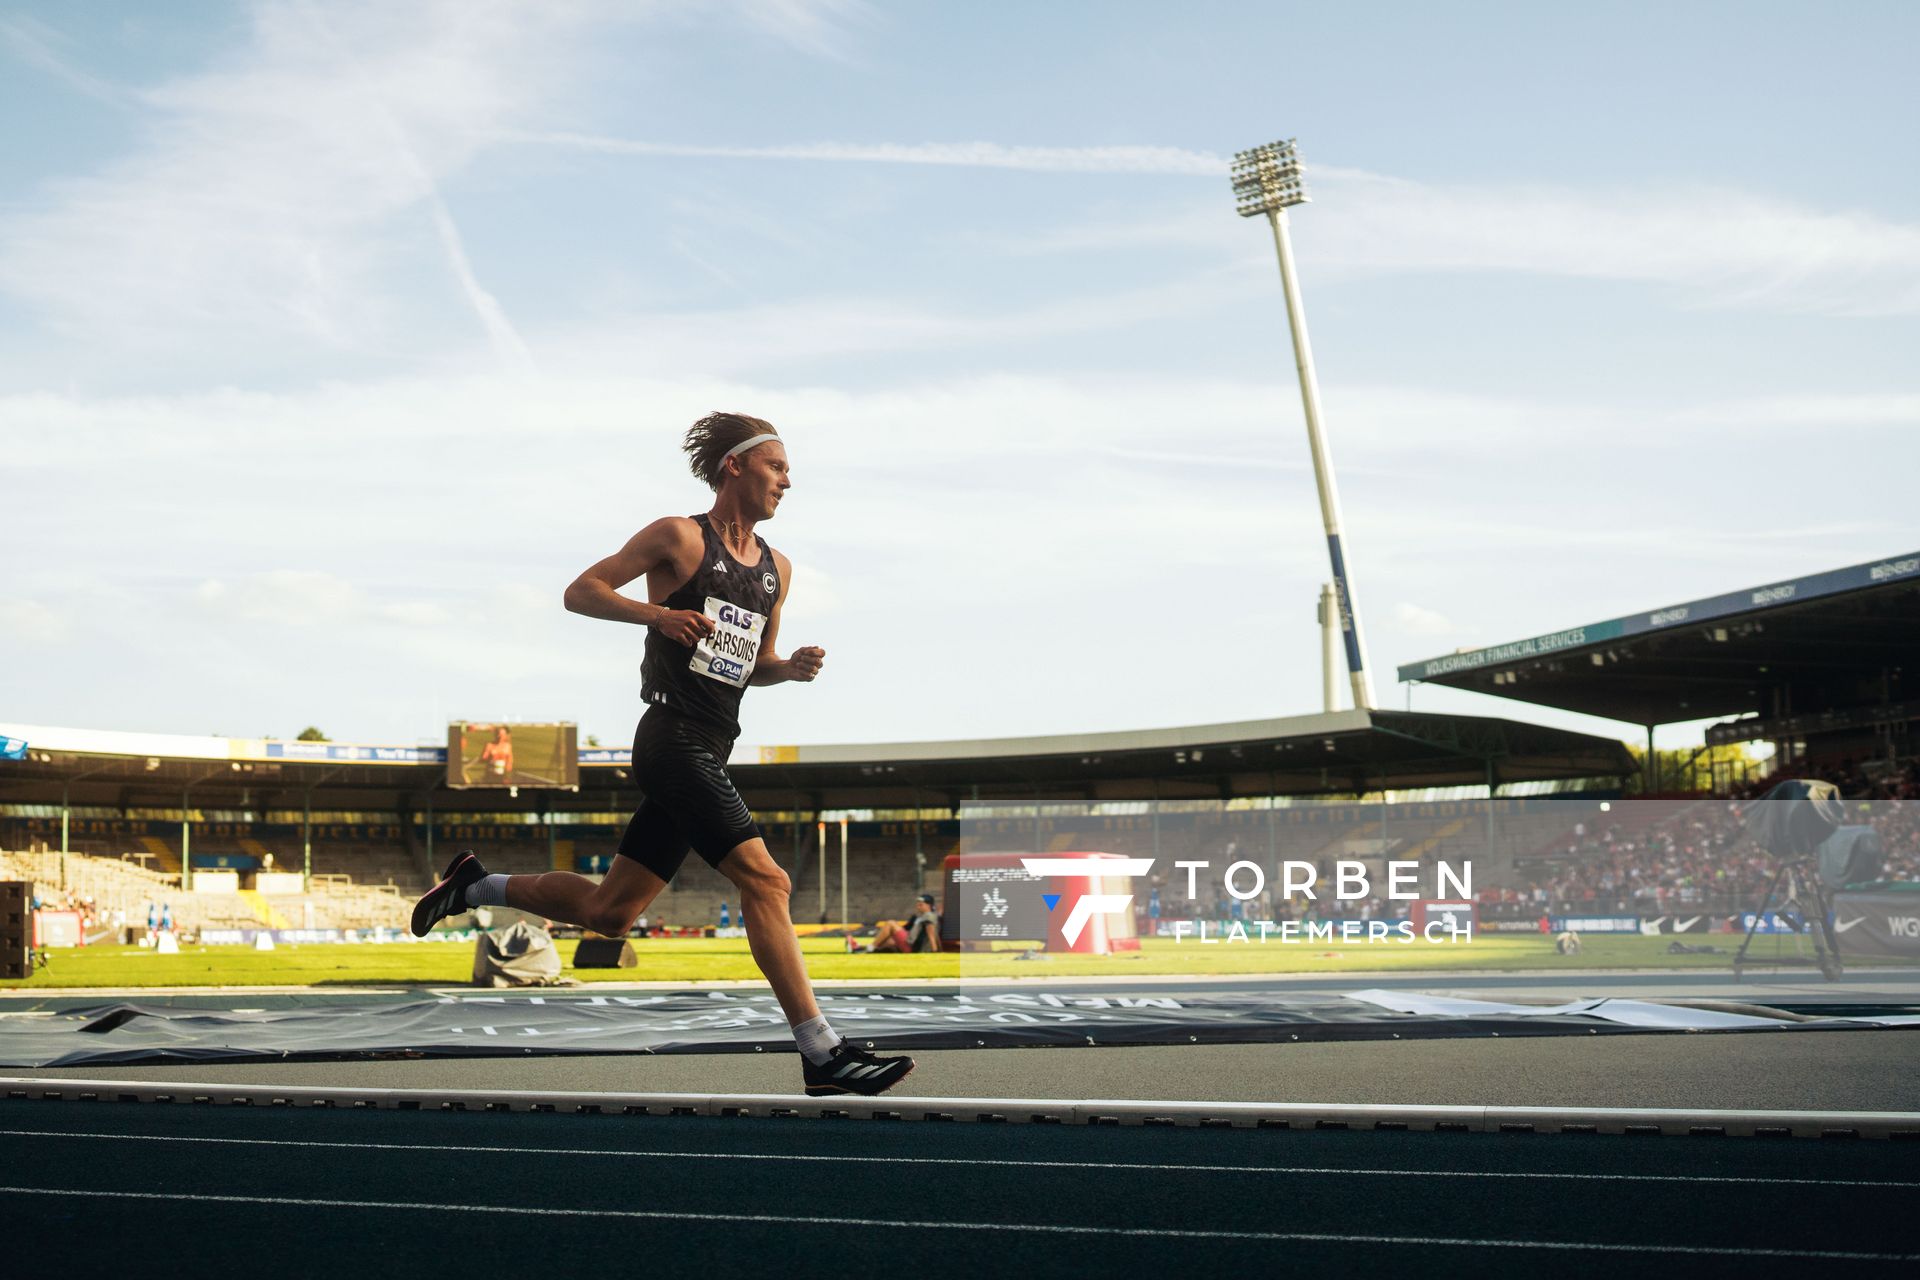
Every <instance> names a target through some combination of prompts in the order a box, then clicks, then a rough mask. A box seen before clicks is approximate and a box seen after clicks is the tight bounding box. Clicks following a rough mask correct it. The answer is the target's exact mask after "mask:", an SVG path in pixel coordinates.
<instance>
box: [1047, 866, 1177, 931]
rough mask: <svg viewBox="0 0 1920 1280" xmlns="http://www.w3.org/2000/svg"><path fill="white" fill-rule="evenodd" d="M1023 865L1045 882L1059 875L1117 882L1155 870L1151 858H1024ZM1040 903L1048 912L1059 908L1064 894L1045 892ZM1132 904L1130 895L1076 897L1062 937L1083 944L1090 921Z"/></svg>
mask: <svg viewBox="0 0 1920 1280" xmlns="http://www.w3.org/2000/svg"><path fill="white" fill-rule="evenodd" d="M1020 865H1021V866H1023V867H1025V868H1026V869H1027V874H1028V875H1032V876H1040V877H1042V878H1043V879H1044V878H1046V877H1049V876H1057V877H1060V878H1062V879H1079V880H1085V879H1088V878H1098V879H1100V880H1117V879H1120V878H1121V877H1123V876H1124V877H1128V878H1131V877H1133V876H1143V875H1146V874H1147V872H1149V871H1151V870H1153V859H1152V858H1021V859H1020ZM1040 897H1041V900H1042V901H1044V902H1045V903H1046V904H1047V910H1048V911H1056V910H1058V909H1059V907H1060V902H1061V897H1062V895H1060V894H1057V893H1043V894H1041V895H1040ZM1132 902H1133V895H1132V894H1131V893H1083V894H1081V895H1080V896H1079V897H1077V898H1075V899H1074V901H1073V905H1072V906H1071V907H1069V908H1068V909H1067V919H1066V923H1065V924H1062V925H1061V926H1060V934H1061V936H1062V937H1064V938H1065V939H1066V940H1067V945H1068V946H1072V945H1073V944H1074V943H1076V942H1078V941H1080V934H1081V932H1082V931H1083V930H1084V929H1085V928H1086V927H1087V921H1089V920H1091V919H1092V918H1093V917H1094V916H1095V915H1105V914H1107V913H1108V912H1112V911H1125V910H1126V909H1127V907H1128V906H1129V905H1131V904H1132Z"/></svg>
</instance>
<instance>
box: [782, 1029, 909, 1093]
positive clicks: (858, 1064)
mask: <svg viewBox="0 0 1920 1280" xmlns="http://www.w3.org/2000/svg"><path fill="white" fill-rule="evenodd" d="M801 1061H802V1062H804V1063H805V1064H806V1077H807V1096H808V1097H809V1098H829V1097H832V1096H833V1095H834V1094H836V1093H859V1094H865V1095H866V1096H868V1097H871V1096H873V1095H874V1094H876V1093H885V1092H886V1091H887V1090H889V1089H891V1088H893V1086H895V1085H897V1084H899V1083H900V1082H901V1081H902V1080H905V1079H906V1078H907V1073H908V1072H909V1071H912V1070H913V1059H912V1058H882V1057H878V1056H876V1055H874V1054H871V1053H868V1052H867V1051H866V1050H865V1049H856V1048H854V1046H853V1041H851V1040H842V1041H841V1042H840V1044H839V1047H838V1048H836V1049H834V1051H833V1056H832V1057H831V1058H828V1059H827V1060H826V1061H825V1062H822V1063H819V1064H817V1065H816V1064H815V1063H814V1061H813V1060H812V1059H811V1058H802V1059H801Z"/></svg>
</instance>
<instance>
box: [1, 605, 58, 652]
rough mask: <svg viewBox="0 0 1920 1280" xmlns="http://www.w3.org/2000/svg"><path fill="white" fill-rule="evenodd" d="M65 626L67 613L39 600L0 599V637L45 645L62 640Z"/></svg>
mask: <svg viewBox="0 0 1920 1280" xmlns="http://www.w3.org/2000/svg"><path fill="white" fill-rule="evenodd" d="M67 629H68V628H67V618H66V615H65V614H64V613H62V612H61V611H59V610H56V609H54V608H51V607H50V606H48V605H46V604H44V603H42V602H41V601H39V600H31V599H25V598H17V597H16V598H13V599H0V637H4V638H6V639H8V640H16V641H24V642H25V643H27V644H30V645H46V644H52V643H54V642H56V641H59V640H62V639H64V638H65V637H66V635H67Z"/></svg>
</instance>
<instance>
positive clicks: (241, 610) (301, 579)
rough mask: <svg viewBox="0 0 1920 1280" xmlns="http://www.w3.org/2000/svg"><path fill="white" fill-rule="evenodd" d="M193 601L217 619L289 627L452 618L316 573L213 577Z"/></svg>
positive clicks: (435, 622)
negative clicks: (227, 578) (230, 579)
mask: <svg viewBox="0 0 1920 1280" xmlns="http://www.w3.org/2000/svg"><path fill="white" fill-rule="evenodd" d="M193 598H194V600H195V601H196V602H197V603H198V604H199V605H200V606H201V607H202V608H203V609H205V610H206V611H208V612H209V613H211V614H213V615H215V616H217V617H221V618H226V619H230V620H237V621H240V622H248V623H266V624H269V625H271V626H274V627H284V628H302V627H325V626H335V625H338V624H341V623H346V622H377V623H389V624H393V625H397V626H403V627H438V626H442V625H445V624H446V623H448V622H450V621H451V620H452V617H453V615H452V614H451V613H450V612H449V611H448V610H447V609H446V607H445V606H443V605H441V604H439V603H437V602H434V601H428V600H384V601H383V600H379V599H375V598H373V597H372V596H370V595H369V594H368V593H367V592H366V590H365V589H364V588H362V587H361V586H360V585H358V584H357V583H354V582H351V581H349V580H347V579H345V578H343V577H341V576H339V575H338V574H334V573H329V572H325V571H321V570H311V569H270V570H268V571H267V572H265V573H257V574H249V575H246V576H245V577H242V578H238V579H235V580H233V581H226V580H223V579H220V578H208V579H205V580H203V581H202V582H201V583H200V584H199V585H198V586H196V587H195V588H194V589H193Z"/></svg>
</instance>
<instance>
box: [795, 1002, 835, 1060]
mask: <svg viewBox="0 0 1920 1280" xmlns="http://www.w3.org/2000/svg"><path fill="white" fill-rule="evenodd" d="M793 1042H794V1043H795V1044H797V1045H799V1046H800V1054H801V1056H802V1057H804V1058H805V1059H806V1060H807V1061H808V1062H811V1063H812V1064H813V1065H814V1066H816V1067H817V1066H819V1065H820V1064H821V1063H823V1062H825V1061H826V1060H827V1059H828V1058H831V1057H832V1056H833V1051H834V1050H835V1049H837V1048H839V1047H840V1037H839V1035H838V1034H837V1033H836V1032H835V1031H834V1029H833V1028H832V1027H830V1026H828V1025H827V1018H826V1015H825V1014H821V1015H820V1016H819V1017H817V1018H808V1019H807V1020H806V1021H805V1022H803V1023H801V1024H800V1025H799V1026H797V1027H795V1028H794V1029H793Z"/></svg>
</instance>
